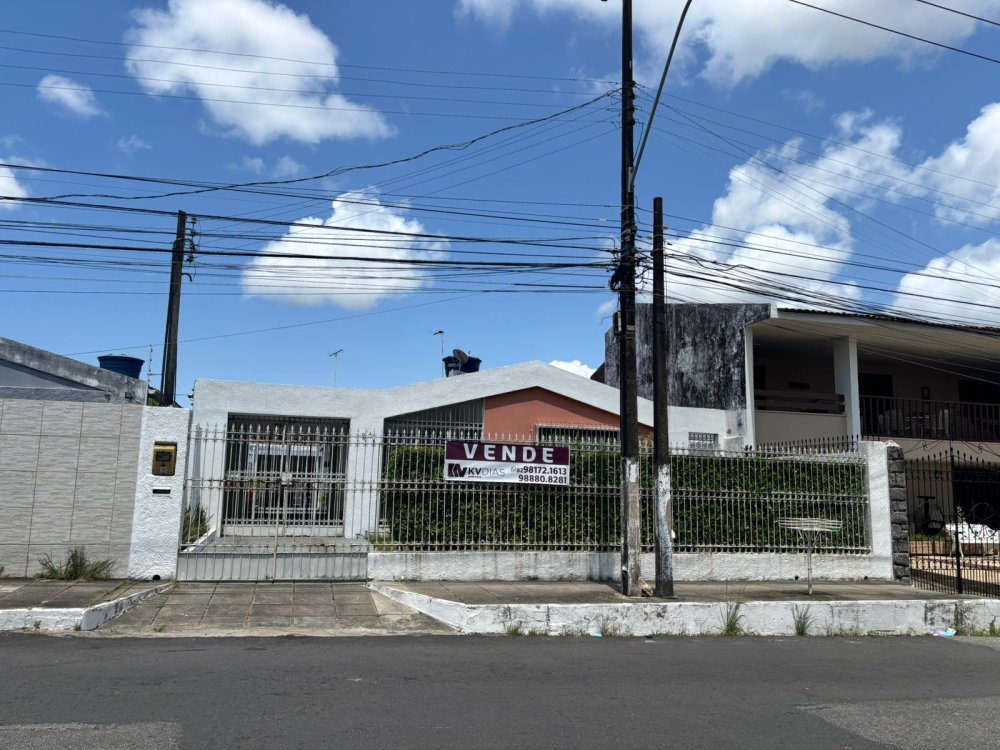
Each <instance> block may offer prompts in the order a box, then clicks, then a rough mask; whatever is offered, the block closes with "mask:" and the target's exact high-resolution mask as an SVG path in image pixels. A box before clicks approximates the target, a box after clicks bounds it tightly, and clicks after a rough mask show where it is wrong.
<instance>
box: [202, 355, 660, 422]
mask: <svg viewBox="0 0 1000 750" xmlns="http://www.w3.org/2000/svg"><path fill="white" fill-rule="evenodd" d="M528 388H541V389H544V390H547V391H550V392H552V393H556V394H558V395H561V396H565V397H566V398H570V399H573V400H575V401H579V402H581V403H585V404H589V405H590V406H593V407H595V408H597V409H601V410H602V411H606V412H609V413H611V414H618V413H619V399H620V396H619V393H618V389H617V388H612V387H611V386H608V385H604V384H603V383H598V382H595V381H593V380H589V379H588V378H584V377H581V376H580V375H575V374H573V373H570V372H566V371H565V370H561V369H559V368H558V367H553V366H552V365H548V364H545V363H544V362H538V361H535V362H524V363H521V364H516V365H509V366H507V367H497V368H495V369H491V370H482V371H480V372H475V373H468V374H464V375H459V376H455V377H451V378H438V379H436V380H429V381H425V382H422V383H414V384H411V385H404V386H397V387H394V388H384V389H373V390H363V389H351V388H323V387H316V386H301V385H266V384H262V383H237V382H232V381H221V380H204V379H199V380H197V381H195V391H194V393H195V400H194V412H195V419H196V420H199V421H201V420H202V418H203V417H205V418H208V419H209V421H216V420H217V419H218V418H219V417H220V416H221V414H222V412H224V411H246V412H250V413H263V414H295V413H304V412H303V411H302V408H303V405H308V413H309V414H311V415H315V416H329V417H353V416H361V415H369V416H378V417H379V418H382V419H385V418H389V417H393V416H397V415H400V414H408V413H410V412H414V411H422V410H424V409H433V408H436V407H441V406H448V405H450V404H457V403H462V402H464V401H473V400H475V399H481V398H488V397H490V396H498V395H501V394H505V393H512V392H514V391H520V390H525V389H528ZM639 422H640V423H641V424H643V425H647V426H648V425H652V423H653V404H652V402H651V401H647V400H646V399H639Z"/></svg>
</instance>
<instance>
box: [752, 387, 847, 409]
mask: <svg viewBox="0 0 1000 750" xmlns="http://www.w3.org/2000/svg"><path fill="white" fill-rule="evenodd" d="M753 395H754V404H755V406H756V407H757V410H758V411H792V412H802V413H806V414H843V413H844V396H843V394H840V393H813V392H812V391H754V394H753Z"/></svg>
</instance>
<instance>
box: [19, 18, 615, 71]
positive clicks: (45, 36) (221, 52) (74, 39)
mask: <svg viewBox="0 0 1000 750" xmlns="http://www.w3.org/2000/svg"><path fill="white" fill-rule="evenodd" d="M0 34H16V35H18V36H30V37H37V38H43V39H58V40H60V41H69V42H82V43H85V44H102V45H109V46H114V47H141V48H143V49H163V50H170V51H176V52H199V53H205V54H212V55H227V56H229V57H247V58H252V59H257V60H275V61H277V62H291V63H298V64H302V65H317V66H326V67H334V68H356V69H359V70H388V71H393V72H400V73H421V74H428V75H467V76H484V77H491V78H522V79H526V80H538V81H575V82H578V83H607V84H615V85H617V83H618V82H617V81H609V80H603V79H597V78H571V77H565V76H540V75H525V74H518V73H491V72H482V71H470V70H429V69H421V68H391V67H382V66H375V65H349V64H347V63H340V62H338V63H329V62H320V61H316V60H300V59H295V58H288V57H274V56H270V55H257V54H253V53H250V52H228V51H224V50H210V49H199V48H195V47H172V46H166V45H157V44H140V43H138V42H115V41H107V40H100V39H86V38H83V37H74V36H61V35H58V34H42V33H38V32H31V31H22V30H16V29H0ZM28 51H29V52H31V51H35V50H28ZM44 52H48V51H47V50H46V51H44ZM113 59H116V60H118V59H121V58H117V57H116V58H113ZM148 62H169V61H164V60H153V61H148ZM248 72H260V71H248Z"/></svg>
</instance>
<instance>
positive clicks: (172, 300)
mask: <svg viewBox="0 0 1000 750" xmlns="http://www.w3.org/2000/svg"><path fill="white" fill-rule="evenodd" d="M187 218H188V217H187V214H186V213H184V212H183V211H178V212H177V236H176V239H174V248H173V253H172V254H171V257H170V297H169V299H168V301H167V329H166V334H165V336H164V338H163V373H162V374H161V376H160V377H161V380H160V406H173V405H174V401H176V400H177V399H176V391H177V332H178V329H179V327H180V317H181V281H182V279H183V275H184V251H185V250H186V249H187Z"/></svg>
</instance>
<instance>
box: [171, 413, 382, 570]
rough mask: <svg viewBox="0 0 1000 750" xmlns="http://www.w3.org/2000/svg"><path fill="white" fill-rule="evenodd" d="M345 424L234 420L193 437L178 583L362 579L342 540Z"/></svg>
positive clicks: (356, 556) (351, 549)
mask: <svg viewBox="0 0 1000 750" xmlns="http://www.w3.org/2000/svg"><path fill="white" fill-rule="evenodd" d="M350 440H351V436H350V433H349V431H348V423H347V422H346V421H345V420H323V419H311V418H296V417H255V416H251V415H234V416H232V417H231V418H230V419H229V423H228V425H227V427H226V428H225V429H218V430H202V429H198V428H195V430H193V431H192V436H191V441H190V447H189V456H190V461H189V467H190V474H189V478H188V481H187V492H186V496H185V497H186V507H185V510H184V518H183V528H182V530H181V547H180V554H179V556H178V572H177V577H178V579H179V580H277V579H310V578H313V579H316V578H318V579H349V580H357V579H363V578H365V577H366V576H367V549H368V545H367V543H366V542H364V541H363V540H355V541H352V540H348V539H345V538H344V505H345V493H346V488H347V456H348V451H349V449H350Z"/></svg>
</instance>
